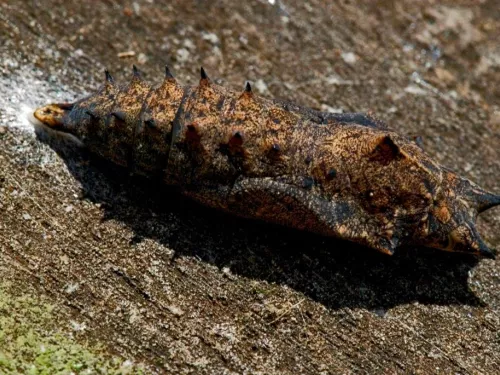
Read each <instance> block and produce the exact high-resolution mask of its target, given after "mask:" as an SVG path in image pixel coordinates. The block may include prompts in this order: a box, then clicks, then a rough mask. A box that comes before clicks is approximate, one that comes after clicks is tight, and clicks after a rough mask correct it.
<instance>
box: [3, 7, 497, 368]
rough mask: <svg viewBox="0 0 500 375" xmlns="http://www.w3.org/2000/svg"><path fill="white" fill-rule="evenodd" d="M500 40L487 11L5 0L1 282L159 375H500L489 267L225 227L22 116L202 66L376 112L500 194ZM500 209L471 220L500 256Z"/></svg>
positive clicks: (432, 254)
mask: <svg viewBox="0 0 500 375" xmlns="http://www.w3.org/2000/svg"><path fill="white" fill-rule="evenodd" d="M273 3H274V2H273ZM499 38H500V14H499V10H498V7H497V2H496V1H494V0H490V1H484V2H480V3H479V6H478V3H477V2H474V1H460V2H458V3H457V2H455V1H453V2H452V1H443V2H441V3H440V4H436V3H435V2H434V1H425V2H418V4H417V5H415V4H414V2H410V1H402V2H391V1H377V2H373V1H357V2H346V3H339V2H324V1H311V2H307V3H304V2H294V3H292V2H280V1H276V2H275V4H271V3H270V2H267V1H251V2H246V3H244V4H236V3H235V2H229V1H218V2H198V1H187V2H184V1H182V2H181V1H179V2H178V3H171V2H155V4H151V3H150V2H149V1H137V2H133V3H130V4H127V5H119V4H115V3H112V2H98V3H86V2H82V3H75V4H72V5H69V4H67V3H66V2H57V1H43V2H30V3H26V2H21V1H10V2H6V3H2V4H1V5H0V39H1V40H2V43H3V46H2V49H0V57H1V63H2V66H1V73H2V76H1V83H2V85H1V86H0V100H1V103H0V104H1V106H0V121H1V123H0V129H1V131H0V214H1V216H0V257H1V262H0V278H1V279H2V280H8V281H11V282H12V285H13V290H15V291H17V292H19V293H22V292H26V291H36V292H38V293H43V294H46V295H47V296H48V297H49V298H50V299H51V300H52V301H53V302H54V303H56V304H57V305H58V306H60V311H59V314H60V322H61V325H62V326H68V327H69V322H70V321H78V322H83V323H85V325H86V327H87V328H86V329H85V330H83V331H78V332H75V335H76V336H77V338H79V339H81V340H91V341H96V342H100V343H103V344H104V345H106V348H107V349H108V350H109V351H110V352H113V353H117V354H121V355H123V356H125V357H127V358H133V359H135V360H137V361H143V362H145V363H146V364H148V365H150V366H151V367H150V368H151V371H157V372H159V373H162V372H163V373H168V372H175V373H188V372H193V373H214V372H217V373H224V372H226V373H245V372H247V373H258V372H259V371H260V372H262V373H321V372H323V373H325V374H327V373H350V372H352V373H374V372H389V373H397V372H399V373H402V372H406V373H408V372H415V373H463V374H467V373H471V374H472V373H494V372H495V371H496V370H497V369H498V367H500V354H499V353H500V350H499V349H500V345H499V341H498V331H499V329H500V315H499V312H500V294H499V288H498V283H499V277H498V273H499V265H498V264H499V260H496V261H493V260H482V261H480V262H479V263H478V262H477V261H476V260H474V259H471V258H468V257H463V256H457V255H456V254H446V253H441V252H437V251H431V250H424V249H409V250H408V251H407V252H406V253H401V254H396V255H395V256H394V257H392V258H389V257H386V256H384V255H381V254H376V253H373V252H372V251H370V250H368V249H365V248H361V247H356V246H353V245H352V244H350V243H345V242H340V241H334V240H328V239H325V238H322V237H318V236H314V235H307V234H305V233H302V232H296V231H290V230H286V229H283V228H278V227H273V226H269V225H262V224H258V223H255V222H251V221H248V220H242V219H241V220H240V219H234V218H232V217H228V216H226V215H224V214H221V213H218V212H214V211H213V210H209V209H206V208H203V207H201V206H199V205H197V204H194V203H190V202H189V201H187V200H184V199H183V198H181V197H180V196H179V195H177V194H176V193H175V192H169V191H168V190H167V191H165V190H157V189H156V188H155V184H151V183H148V182H146V181H143V180H141V179H138V178H130V177H129V176H128V175H127V174H124V173H123V172H122V171H120V170H115V169H113V168H111V167H110V166H107V165H102V163H97V162H95V161H94V160H89V157H88V156H87V155H86V154H85V152H83V151H82V150H80V149H78V148H76V147H75V146H74V145H73V144H72V143H67V144H65V140H59V141H58V142H54V140H53V139H51V138H49V137H46V136H44V135H43V134H39V136H40V138H42V140H43V141H44V142H47V143H49V144H50V145H51V146H52V147H49V146H47V145H46V144H44V143H43V142H41V141H40V140H39V139H36V138H34V137H33V136H32V134H30V133H28V132H25V131H23V130H22V129H20V128H19V127H20V126H21V125H22V123H23V119H22V116H18V114H19V113H20V112H21V111H22V110H23V108H24V107H26V106H29V107H30V108H31V109H32V108H33V107H35V106H38V105H42V104H46V103H47V101H48V100H49V99H50V100H53V99H54V96H56V97H59V98H60V99H61V100H60V101H63V100H72V99H74V97H75V96H78V97H80V96H82V95H83V94H84V93H86V92H89V91H90V90H91V89H93V88H94V87H96V86H97V85H98V83H99V82H100V81H101V75H102V70H103V67H107V68H108V69H110V70H111V71H116V72H118V74H116V75H117V76H118V77H117V78H120V80H121V79H125V77H126V76H128V72H129V69H130V66H131V64H132V63H135V64H137V65H138V66H139V67H140V69H141V70H142V71H143V72H144V74H145V78H146V79H148V80H151V81H154V80H155V78H156V77H157V76H158V72H159V71H160V69H161V66H163V65H164V64H165V63H168V64H169V65H170V66H172V68H173V70H174V71H175V72H176V76H177V78H178V80H179V81H180V82H183V83H185V84H194V83H196V82H197V81H198V79H199V75H198V71H197V70H198V67H199V66H200V65H203V66H204V67H206V68H207V71H209V72H210V73H211V77H212V79H214V80H215V81H217V79H218V77H223V78H224V79H226V82H225V83H224V85H225V86H228V87H231V88H233V89H237V88H241V87H242V85H243V83H244V81H245V80H247V79H248V80H250V81H252V82H254V85H253V86H254V89H255V90H256V91H257V92H259V94H260V95H263V96H268V97H281V98H283V99H288V100H292V101H294V102H296V103H299V104H301V105H305V106H310V107H314V108H317V109H319V110H332V109H337V108H339V109H342V110H344V111H346V112H354V111H362V112H366V111H369V110H372V111H373V112H374V113H377V115H378V117H380V118H382V119H383V120H384V121H386V122H387V123H388V124H389V125H390V126H391V127H396V126H397V127H398V129H397V130H398V131H399V132H401V133H403V134H407V135H413V134H418V135H422V136H423V138H424V142H425V148H426V150H427V152H428V153H429V154H431V155H432V156H433V157H434V158H435V159H436V160H438V162H439V163H441V164H443V165H447V166H449V167H451V168H453V169H454V170H457V171H459V172H460V174H463V175H465V176H467V177H468V178H470V179H472V180H474V181H475V182H477V183H479V184H480V185H481V186H483V187H484V188H486V189H488V190H490V191H497V192H498V191H499V189H500V186H498V176H499V175H500V162H499V160H500V151H499V150H500V147H499V143H500V141H499V139H500V112H499V111H500V108H499V107H498V102H499V98H500V92H499V87H500V85H499V84H498V82H499V81H500V79H499V76H498V75H499V69H500V64H499V61H500V57H499V55H500V51H499V50H498V40H499ZM125 51H134V52H135V56H132V57H128V58H123V59H119V58H118V57H117V56H118V54H119V53H121V52H125ZM128 55H130V54H128ZM119 72H122V73H123V74H120V73H119ZM46 82H49V83H48V84H47V83H46ZM37 90H39V92H37ZM54 150H55V151H56V152H55V151H54ZM499 216H500V215H499V214H498V209H493V210H491V212H487V213H485V214H483V215H482V216H481V218H480V220H479V222H478V228H479V231H480V232H481V233H482V234H483V236H484V238H485V240H486V242H488V243H489V244H490V245H491V246H492V247H497V248H498V246H499V245H500V236H499V234H498V233H499V231H498V228H499V227H500V217H499Z"/></svg>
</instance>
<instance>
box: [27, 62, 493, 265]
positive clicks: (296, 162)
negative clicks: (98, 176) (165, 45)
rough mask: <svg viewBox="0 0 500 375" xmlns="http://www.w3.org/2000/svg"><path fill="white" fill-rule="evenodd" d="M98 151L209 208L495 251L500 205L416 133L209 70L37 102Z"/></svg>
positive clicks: (362, 236) (332, 231) (368, 240)
mask: <svg viewBox="0 0 500 375" xmlns="http://www.w3.org/2000/svg"><path fill="white" fill-rule="evenodd" d="M34 115H35V117H36V118H37V119H38V120H40V121H41V122H42V123H43V124H45V125H47V126H49V127H51V128H53V129H56V130H59V131H61V132H66V133H71V134H73V135H74V136H76V137H78V138H79V139H80V140H81V141H83V143H84V144H85V145H86V146H87V147H88V148H89V150H90V151H91V152H93V153H94V154H97V155H98V156H100V157H102V158H105V159H107V160H110V161H112V162H114V163H116V164H117V165H120V166H123V167H126V168H128V169H129V170H130V171H131V172H133V173H136V174H140V175H144V176H155V177H160V178H161V179H162V180H163V181H164V183H165V184H168V185H175V186H177V187H178V188H179V189H180V191H182V193H184V194H186V195H187V196H189V197H191V198H192V199H195V200H197V201H199V202H201V203H203V204H205V205H208V206H211V207H214V208H217V209H220V210H224V211H227V212H230V213H233V214H236V215H239V216H243V217H248V218H254V219H260V220H264V221H268V222H272V223H278V224H281V225H285V226H289V227H292V228H296V229H301V230H306V231H310V232H315V233H319V234H322V235H325V236H333V237H337V238H341V239H345V240H349V241H353V242H356V243H359V244H362V245H366V246H369V247H371V248H374V249H376V250H379V251H381V252H383V253H386V254H393V253H394V251H395V250H396V249H397V248H399V247H402V246H407V245H423V246H427V247H432V248H437V249H442V250H447V251H454V252H465V253H472V254H476V255H479V256H484V257H490V258H492V257H494V255H493V252H492V251H491V250H490V249H489V248H488V247H487V246H486V244H485V243H484V241H483V240H482V239H481V237H480V235H479V233H478V231H477V229H476V227H475V220H476V217H477V215H478V214H479V213H481V212H483V211H485V210H487V209H488V208H491V207H493V206H496V205H499V204H500V196H499V195H494V194H492V193H488V192H486V191H485V190H483V189H481V188H480V187H479V186H477V185H476V184H474V183H473V182H471V181H469V180H467V179H465V178H463V177H460V176H458V175H457V174H455V173H454V172H452V171H450V170H449V169H447V168H445V167H443V166H440V165H439V164H437V163H436V162H435V161H433V160H432V159H431V158H430V157H429V156H428V155H427V154H425V152H424V151H423V150H422V148H421V143H420V141H419V139H410V138H408V137H405V136H403V135H400V134H398V133H396V132H394V131H391V130H389V129H388V128H387V127H386V126H385V125H384V124H383V123H382V122H381V121H378V120H376V119H375V118H373V117H372V116H369V115H364V114H360V113H350V114H331V113H325V112H319V111H315V110H312V109H308V108H304V107H300V106H297V105H294V104H292V103H287V102H281V101H277V100H270V99H266V98H262V97H259V96H257V95H255V94H254V92H253V91H252V87H251V85H250V83H248V82H247V83H246V84H245V88H244V90H243V91H242V92H234V91H231V90H228V89H226V88H224V87H221V86H219V85H216V84H215V83H213V82H212V81H211V80H210V78H209V77H208V75H207V74H206V72H205V70H204V69H203V68H202V69H201V79H200V82H199V84H198V85H197V86H195V87H182V86H181V85H179V83H178V82H177V81H176V79H175V78H174V76H173V75H172V73H171V72H170V70H169V69H168V67H166V71H165V79H164V81H163V83H162V84H160V85H159V86H157V87H151V86H150V85H149V84H148V83H146V82H145V81H144V80H143V79H142V78H141V74H140V73H139V71H138V70H137V68H136V67H135V66H134V69H133V76H132V80H131V81H130V82H129V83H128V84H126V85H123V86H120V85H117V84H116V83H115V82H114V80H113V78H112V76H111V74H110V73H109V72H108V71H106V72H105V82H104V85H103V86H102V87H101V88H99V89H98V91H97V92H96V93H95V94H93V95H91V96H89V97H86V98H83V99H81V100H78V101H76V102H75V103H63V104H50V105H47V106H45V107H41V108H39V109H37V110H36V111H35V114H34Z"/></svg>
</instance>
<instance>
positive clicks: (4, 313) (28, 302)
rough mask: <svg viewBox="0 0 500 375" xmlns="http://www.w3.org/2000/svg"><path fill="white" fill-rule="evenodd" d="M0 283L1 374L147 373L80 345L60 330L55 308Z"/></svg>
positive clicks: (100, 351) (132, 365) (94, 348)
mask: <svg viewBox="0 0 500 375" xmlns="http://www.w3.org/2000/svg"><path fill="white" fill-rule="evenodd" d="M9 289H10V288H9V287H8V286H6V285H5V284H0V374H5V375H11V374H12V375H13V374H23V375H24V374H26V375H49V374H50V375H63V374H64V375H66V374H68V375H69V374H89V375H90V374H116V375H118V374H123V375H124V374H144V373H145V371H144V369H143V367H142V366H140V365H136V364H133V363H132V362H131V361H126V360H123V359H121V358H118V357H113V356H108V355H105V353H104V351H103V350H102V348H100V347H98V346H92V347H91V346H85V345H82V344H79V343H77V342H76V341H75V339H74V338H72V337H71V335H69V334H68V333H65V332H64V331H62V330H61V329H59V328H58V327H57V321H56V318H55V316H54V315H53V309H54V306H52V305H50V304H47V303H45V302H44V301H43V300H42V299H41V298H37V297H33V296H28V295H22V296H16V295H13V294H12V293H10V292H9Z"/></svg>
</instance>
